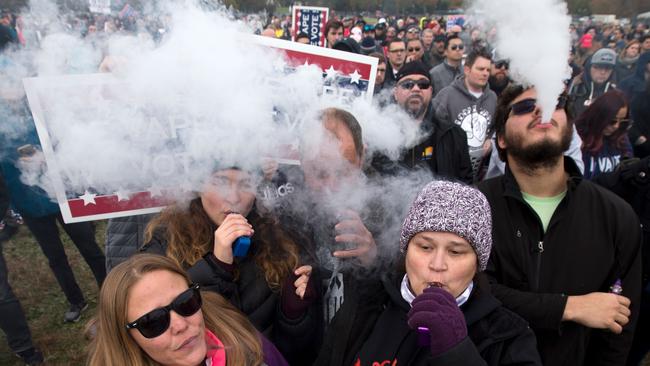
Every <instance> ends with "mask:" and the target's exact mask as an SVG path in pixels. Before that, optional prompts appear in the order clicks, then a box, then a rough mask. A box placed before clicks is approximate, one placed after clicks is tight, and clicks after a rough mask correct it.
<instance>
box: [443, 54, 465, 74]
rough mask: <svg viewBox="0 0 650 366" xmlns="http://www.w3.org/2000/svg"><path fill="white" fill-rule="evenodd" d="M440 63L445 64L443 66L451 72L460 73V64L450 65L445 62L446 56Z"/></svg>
mask: <svg viewBox="0 0 650 366" xmlns="http://www.w3.org/2000/svg"><path fill="white" fill-rule="evenodd" d="M442 64H443V65H445V67H446V68H448V69H449V71H451V72H453V73H454V74H458V73H460V66H461V64H458V66H456V67H453V66H451V65H450V64H449V63H448V62H447V59H446V58H445V60H444V61H442Z"/></svg>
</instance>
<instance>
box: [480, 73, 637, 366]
mask: <svg viewBox="0 0 650 366" xmlns="http://www.w3.org/2000/svg"><path fill="white" fill-rule="evenodd" d="M536 98H537V92H536V90H535V89H534V88H524V87H522V86H520V85H513V86H510V87H508V88H507V89H506V90H505V91H504V92H503V94H502V95H501V98H500V100H499V105H498V106H497V110H496V115H495V118H494V124H493V127H492V130H493V132H494V133H495V134H496V141H497V149H498V152H499V157H500V158H501V159H502V160H504V161H505V162H506V172H505V175H503V176H500V177H497V178H493V179H489V180H486V181H484V182H483V183H481V184H480V185H479V189H480V190H481V191H482V192H483V193H484V194H485V196H486V197H487V199H488V201H489V202H490V206H491V208H492V218H493V228H492V230H493V231H492V236H493V241H494V245H493V246H492V253H491V256H490V260H489V262H488V265H487V270H486V274H488V276H489V277H490V281H491V282H492V292H493V294H494V295H495V296H496V297H497V298H498V299H499V300H500V301H501V302H503V304H504V305H505V306H506V307H507V308H509V309H510V310H512V311H514V312H515V313H517V314H519V315H520V316H522V317H523V318H524V319H526V320H527V321H528V322H529V324H530V326H531V328H532V329H533V331H534V332H535V335H536V337H537V345H538V349H539V353H540V355H541V356H542V361H543V362H544V364H545V365H572V366H574V365H624V364H625V359H626V358H627V354H628V351H629V349H630V346H631V343H632V336H633V331H634V327H635V325H636V321H637V318H638V315H639V299H640V291H641V262H640V258H641V256H640V254H641V253H640V241H641V231H640V227H639V221H638V218H637V217H636V215H635V213H634V211H633V210H632V208H631V207H630V206H629V205H628V204H627V203H625V202H624V201H623V200H621V199H620V198H618V197H617V196H615V195H614V194H612V193H611V192H609V191H607V190H605V189H603V188H601V187H599V186H597V185H595V184H592V183H591V182H589V181H587V180H583V179H582V175H581V174H580V172H579V170H578V168H577V167H576V165H575V163H574V161H573V159H571V158H568V157H565V156H564V152H565V150H566V149H567V148H568V147H569V144H570V142H571V135H572V123H571V121H570V120H569V119H568V118H567V113H566V107H567V106H566V98H565V96H562V97H561V98H560V99H559V101H558V105H557V107H556V110H555V111H554V112H553V114H552V117H551V119H550V121H543V120H542V110H541V108H540V106H539V105H538V104H537V100H536ZM621 287H622V289H621Z"/></svg>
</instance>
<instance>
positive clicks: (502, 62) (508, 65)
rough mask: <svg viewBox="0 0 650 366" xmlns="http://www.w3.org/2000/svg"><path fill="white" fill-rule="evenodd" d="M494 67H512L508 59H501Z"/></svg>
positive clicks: (506, 68)
mask: <svg viewBox="0 0 650 366" xmlns="http://www.w3.org/2000/svg"><path fill="white" fill-rule="evenodd" d="M494 67H495V68H497V69H505V70H508V69H509V68H510V64H509V63H508V61H499V62H495V63H494Z"/></svg>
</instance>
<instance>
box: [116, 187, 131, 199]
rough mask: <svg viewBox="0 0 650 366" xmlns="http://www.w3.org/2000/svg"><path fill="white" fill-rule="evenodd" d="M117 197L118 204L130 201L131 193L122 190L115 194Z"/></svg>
mask: <svg viewBox="0 0 650 366" xmlns="http://www.w3.org/2000/svg"><path fill="white" fill-rule="evenodd" d="M115 195H116V196H117V202H120V201H128V200H129V192H127V191H125V190H123V189H122V188H120V189H118V190H117V192H115Z"/></svg>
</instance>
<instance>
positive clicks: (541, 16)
mask: <svg viewBox="0 0 650 366" xmlns="http://www.w3.org/2000/svg"><path fill="white" fill-rule="evenodd" d="M470 11H471V12H472V13H473V14H474V15H475V17H476V18H477V19H481V20H482V21H485V22H486V23H487V24H488V25H491V26H496V27H497V38H496V51H497V53H498V54H499V55H500V57H503V58H508V59H510V73H511V77H512V78H513V80H515V81H517V82H519V83H523V84H526V85H534V86H535V88H536V89H537V93H538V97H537V98H538V99H539V100H540V101H541V105H542V108H543V111H544V113H543V118H542V121H543V122H547V121H550V118H551V114H552V113H553V111H554V110H555V106H556V104H557V98H558V96H559V95H560V94H561V93H562V91H563V90H564V80H566V79H569V78H570V76H571V72H570V69H569V66H568V62H567V59H568V57H569V52H570V50H571V38H570V35H569V25H570V24H571V17H570V16H569V15H568V10H567V5H566V3H565V2H564V1H562V0H497V1H492V0H476V1H475V2H474V3H473V5H472V7H471V9H470Z"/></svg>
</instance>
